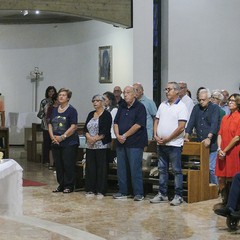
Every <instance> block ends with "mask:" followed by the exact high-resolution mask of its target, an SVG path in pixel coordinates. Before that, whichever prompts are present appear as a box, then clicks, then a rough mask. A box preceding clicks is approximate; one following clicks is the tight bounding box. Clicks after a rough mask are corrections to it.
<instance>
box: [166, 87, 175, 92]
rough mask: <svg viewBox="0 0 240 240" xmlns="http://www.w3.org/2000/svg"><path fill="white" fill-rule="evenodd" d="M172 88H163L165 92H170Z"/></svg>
mask: <svg viewBox="0 0 240 240" xmlns="http://www.w3.org/2000/svg"><path fill="white" fill-rule="evenodd" d="M173 89H174V88H165V92H170V91H171V90H173Z"/></svg>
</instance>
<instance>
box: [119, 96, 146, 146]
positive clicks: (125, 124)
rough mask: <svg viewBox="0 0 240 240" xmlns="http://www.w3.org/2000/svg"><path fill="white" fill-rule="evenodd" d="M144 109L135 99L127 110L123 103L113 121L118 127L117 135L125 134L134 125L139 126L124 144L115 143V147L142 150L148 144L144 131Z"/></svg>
mask: <svg viewBox="0 0 240 240" xmlns="http://www.w3.org/2000/svg"><path fill="white" fill-rule="evenodd" d="M146 116H147V113H146V109H145V107H144V105H143V104H142V103H140V102H139V101H138V100H137V99H135V101H134V103H133V105H132V106H131V107H130V108H128V107H127V104H126V102H123V103H122V104H121V105H120V106H119V108H118V112H117V115H116V117H115V119H114V124H117V125H118V129H119V134H120V135H122V134H124V133H125V132H127V131H128V130H129V129H130V128H131V127H132V126H133V125H134V124H138V125H140V126H141V128H140V129H138V131H137V132H135V133H134V134H133V135H131V136H129V137H128V138H127V139H126V141H125V143H124V144H121V143H119V142H118V141H116V143H117V146H118V147H120V146H122V147H128V148H144V147H145V146H147V144H148V137H147V129H146Z"/></svg>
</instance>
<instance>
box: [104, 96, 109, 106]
mask: <svg viewBox="0 0 240 240" xmlns="http://www.w3.org/2000/svg"><path fill="white" fill-rule="evenodd" d="M104 98H105V101H104V106H105V107H108V106H110V100H109V98H108V97H107V96H106V95H104Z"/></svg>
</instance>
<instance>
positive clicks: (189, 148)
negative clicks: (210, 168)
mask: <svg viewBox="0 0 240 240" xmlns="http://www.w3.org/2000/svg"><path fill="white" fill-rule="evenodd" d="M182 154H183V155H188V156H189V155H193V156H195V155H198V156H199V155H200V144H199V143H197V142H187V143H184V145H183V151H182Z"/></svg>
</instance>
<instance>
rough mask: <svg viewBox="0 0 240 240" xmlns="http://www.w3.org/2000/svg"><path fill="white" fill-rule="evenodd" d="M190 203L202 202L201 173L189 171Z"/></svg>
mask: <svg viewBox="0 0 240 240" xmlns="http://www.w3.org/2000/svg"><path fill="white" fill-rule="evenodd" d="M187 182H188V203H193V202H198V201H200V192H199V188H200V171H191V170H189V171H188V174H187Z"/></svg>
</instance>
